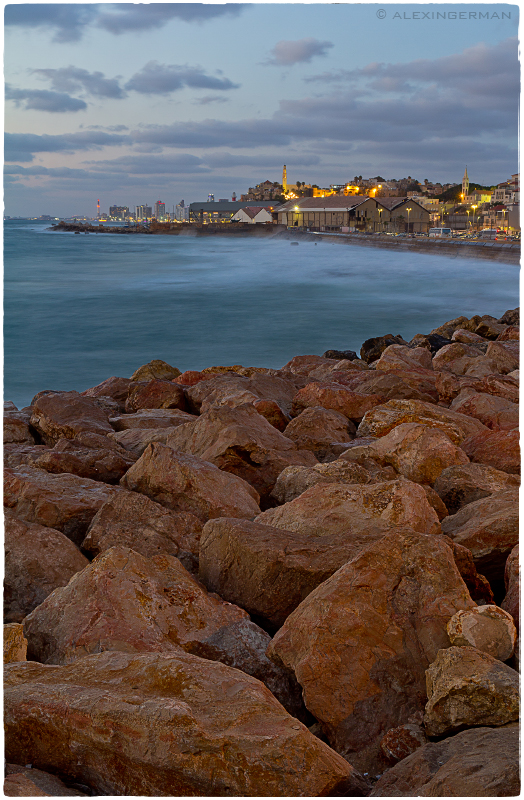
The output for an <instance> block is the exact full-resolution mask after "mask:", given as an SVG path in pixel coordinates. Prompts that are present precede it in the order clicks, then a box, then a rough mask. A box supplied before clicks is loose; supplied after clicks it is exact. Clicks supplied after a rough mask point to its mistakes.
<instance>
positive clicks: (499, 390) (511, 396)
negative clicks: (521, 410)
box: [464, 374, 519, 403]
mask: <svg viewBox="0 0 524 800" xmlns="http://www.w3.org/2000/svg"><path fill="white" fill-rule="evenodd" d="M464 388H465V387H464ZM471 388H472V389H474V390H475V391H476V392H485V393H486V394H493V395H497V396H498V397H502V398H503V399H504V400H510V401H511V402H512V403H518V402H519V382H518V380H516V379H515V378H512V377H510V376H509V375H498V374H497V375H485V376H484V377H483V378H481V379H480V380H478V381H475V382H474V384H473V385H472V386H471Z"/></svg>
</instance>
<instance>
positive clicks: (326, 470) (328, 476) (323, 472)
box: [271, 458, 376, 505]
mask: <svg viewBox="0 0 524 800" xmlns="http://www.w3.org/2000/svg"><path fill="white" fill-rule="evenodd" d="M375 482H376V481H375V480H374V479H373V477H372V476H371V474H370V473H369V472H368V471H367V469H365V468H364V467H362V466H361V465H360V464H357V463H355V462H352V461H346V460H344V459H340V458H339V459H337V460H336V461H330V462H328V463H327V464H315V466H314V467H286V468H285V469H284V470H282V472H281V473H280V475H279V476H278V478H277V482H276V483H275V487H274V489H273V491H272V492H271V497H273V498H274V499H275V500H276V501H277V503H279V505H282V503H289V502H290V501H291V500H294V499H295V497H298V496H299V495H301V494H302V493H303V492H305V491H306V489H309V488H310V487H311V486H315V485H316V484H317V483H375Z"/></svg>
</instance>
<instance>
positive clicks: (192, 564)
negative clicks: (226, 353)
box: [4, 309, 520, 797]
mask: <svg viewBox="0 0 524 800" xmlns="http://www.w3.org/2000/svg"><path fill="white" fill-rule="evenodd" d="M334 344H335V345H337V344H338V346H343V343H334ZM518 354H519V310H518V309H515V310H512V311H508V312H506V313H505V314H504V315H503V317H501V318H500V319H496V318H494V317H492V316H489V315H484V316H474V317H472V318H471V319H468V318H467V317H458V318H456V319H454V320H451V321H449V322H446V323H444V324H443V325H442V326H440V327H439V328H437V329H435V330H433V331H431V332H429V333H425V334H418V335H417V336H415V337H414V338H413V339H412V340H411V341H410V342H406V341H404V340H403V339H402V338H401V337H400V336H393V335H392V334H387V335H381V336H378V337H377V338H374V339H369V340H367V341H366V342H364V343H363V345H362V348H361V351H360V354H359V355H357V354H356V353H354V352H351V351H346V350H330V351H327V352H326V353H324V354H323V355H322V356H319V355H297V356H295V357H294V358H292V359H291V361H289V362H288V363H287V364H286V365H284V366H283V367H282V368H281V369H278V370H276V369H264V368H260V367H243V366H240V365H233V366H214V367H213V366H210V367H209V368H207V369H204V370H202V371H187V372H184V373H180V371H179V370H178V369H177V368H176V367H173V366H170V365H169V364H166V363H165V362H163V361H158V360H156V361H151V362H150V363H149V364H146V365H144V366H142V367H140V368H138V369H137V370H136V372H135V373H134V374H133V375H132V376H131V377H130V378H122V377H110V378H108V379H107V380H105V381H104V382H103V383H101V384H99V385H98V386H95V387H92V388H90V389H87V390H85V391H84V392H81V393H79V392H76V391H50V390H45V391H42V392H40V393H39V394H37V395H36V397H35V398H34V399H33V400H32V402H31V404H30V405H29V406H28V407H27V408H24V409H20V410H18V409H17V408H16V407H15V406H14V405H13V404H12V403H9V402H7V403H5V407H4V442H5V448H4V463H5V469H4V486H5V488H4V492H5V493H4V505H5V553H6V555H5V594H4V662H5V671H4V677H5V688H4V705H5V731H6V732H5V745H6V759H7V766H6V778H5V785H4V793H5V794H6V795H7V796H95V795H127V796H250V797H257V796H273V797H289V796H292V797H317V796H336V797H364V796H374V797H379V796H404V797H417V796H429V797H432V796H468V797H479V796H514V795H518V794H519V791H520V789H519V728H518V714H519V674H518V673H519V668H520V667H519V646H518V642H519V564H518V487H519V482H520V454H519V445H518V387H519V379H518V378H519V372H518Z"/></svg>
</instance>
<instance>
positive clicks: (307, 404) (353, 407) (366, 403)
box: [291, 382, 384, 420]
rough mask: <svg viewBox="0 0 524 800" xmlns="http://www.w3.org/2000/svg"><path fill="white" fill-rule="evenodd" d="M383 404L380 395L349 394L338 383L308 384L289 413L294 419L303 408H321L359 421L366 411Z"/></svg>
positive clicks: (296, 397)
mask: <svg viewBox="0 0 524 800" xmlns="http://www.w3.org/2000/svg"><path fill="white" fill-rule="evenodd" d="M383 402H384V398H383V397H382V396H380V395H374V394H358V393H357V392H351V391H350V390H349V389H347V388H345V387H344V386H342V385H341V384H339V383H330V382H320V383H310V384H308V385H307V386H305V387H304V388H303V389H300V390H299V391H298V392H297V394H296V395H295V397H294V398H293V405H292V409H291V413H292V416H294V417H296V416H298V415H299V414H300V413H301V412H302V411H303V410H304V409H305V408H315V407H318V406H322V408H327V409H329V410H331V411H337V412H338V413H339V414H342V415H343V416H344V417H346V418H347V419H350V420H360V419H362V417H363V416H364V414H365V413H366V411H369V410H370V409H371V408H374V407H375V406H377V405H381V404H382V403H383Z"/></svg>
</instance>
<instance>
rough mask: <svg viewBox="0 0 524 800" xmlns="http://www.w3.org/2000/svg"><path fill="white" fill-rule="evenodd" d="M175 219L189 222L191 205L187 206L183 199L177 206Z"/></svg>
mask: <svg viewBox="0 0 524 800" xmlns="http://www.w3.org/2000/svg"><path fill="white" fill-rule="evenodd" d="M175 219H176V221H177V222H187V221H188V219H189V206H186V204H185V203H184V201H183V200H181V201H180V203H177V205H176V207H175Z"/></svg>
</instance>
